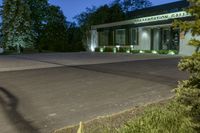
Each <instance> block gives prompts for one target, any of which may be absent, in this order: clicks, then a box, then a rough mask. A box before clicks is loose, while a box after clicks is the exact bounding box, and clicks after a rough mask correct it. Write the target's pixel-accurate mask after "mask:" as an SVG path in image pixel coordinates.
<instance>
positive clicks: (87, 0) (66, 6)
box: [50, 0, 177, 21]
mask: <svg viewBox="0 0 200 133" xmlns="http://www.w3.org/2000/svg"><path fill="white" fill-rule="evenodd" d="M112 1H113V0H50V3H52V4H55V5H59V6H60V7H61V8H62V10H63V12H64V14H65V16H66V17H67V20H68V21H73V17H74V16H75V15H77V14H79V13H80V12H82V11H84V10H85V8H86V7H92V6H93V5H94V6H99V5H102V4H107V3H111V2H112ZM150 1H151V2H152V3H153V5H159V4H164V3H169V2H174V1H177V0H150Z"/></svg>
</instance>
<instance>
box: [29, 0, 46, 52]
mask: <svg viewBox="0 0 200 133" xmlns="http://www.w3.org/2000/svg"><path fill="white" fill-rule="evenodd" d="M26 1H27V3H28V5H29V6H30V10H31V14H30V15H31V19H32V23H33V30H34V33H35V35H36V36H35V41H36V42H35V45H34V47H35V48H36V49H38V50H39V51H40V52H41V46H40V45H39V40H40V38H41V36H42V33H43V32H42V31H43V29H44V26H45V24H46V23H47V16H48V13H49V12H48V7H49V3H48V0H26Z"/></svg>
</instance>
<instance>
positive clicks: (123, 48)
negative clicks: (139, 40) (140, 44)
mask: <svg viewBox="0 0 200 133" xmlns="http://www.w3.org/2000/svg"><path fill="white" fill-rule="evenodd" d="M127 50H130V48H126V47H120V48H119V49H117V52H121V53H126V52H127Z"/></svg>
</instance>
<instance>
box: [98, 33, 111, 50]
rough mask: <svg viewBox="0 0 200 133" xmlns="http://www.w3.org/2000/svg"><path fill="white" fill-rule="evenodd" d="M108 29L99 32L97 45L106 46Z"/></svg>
mask: <svg viewBox="0 0 200 133" xmlns="http://www.w3.org/2000/svg"><path fill="white" fill-rule="evenodd" d="M108 41H109V31H108V30H104V31H100V32H99V46H108Z"/></svg>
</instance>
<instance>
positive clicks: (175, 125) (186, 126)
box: [119, 103, 195, 133]
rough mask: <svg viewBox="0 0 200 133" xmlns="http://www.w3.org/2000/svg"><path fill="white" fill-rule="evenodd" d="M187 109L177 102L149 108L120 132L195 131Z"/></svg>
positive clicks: (191, 132) (174, 132) (164, 132)
mask: <svg viewBox="0 0 200 133" xmlns="http://www.w3.org/2000/svg"><path fill="white" fill-rule="evenodd" d="M186 110H187V109H186V108H185V107H184V106H181V105H179V104H177V103H171V104H169V105H166V106H164V107H163V108H161V107H159V106H158V107H154V108H151V109H148V110H146V111H145V113H144V114H143V115H142V116H141V117H139V118H137V119H136V120H133V121H130V122H128V123H127V124H126V125H125V126H124V127H122V128H121V129H119V133H195V131H194V129H193V126H194V124H193V123H191V121H190V117H189V115H188V114H187V112H186Z"/></svg>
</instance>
